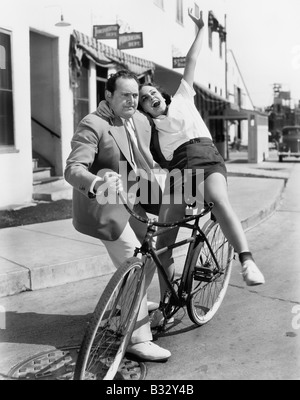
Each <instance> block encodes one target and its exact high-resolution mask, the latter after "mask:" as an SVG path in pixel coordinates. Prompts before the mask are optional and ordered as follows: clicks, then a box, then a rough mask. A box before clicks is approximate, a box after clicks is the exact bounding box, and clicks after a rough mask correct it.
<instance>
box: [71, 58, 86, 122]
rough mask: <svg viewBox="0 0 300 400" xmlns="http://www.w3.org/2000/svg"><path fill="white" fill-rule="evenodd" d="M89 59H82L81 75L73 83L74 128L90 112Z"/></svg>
mask: <svg viewBox="0 0 300 400" xmlns="http://www.w3.org/2000/svg"><path fill="white" fill-rule="evenodd" d="M88 72H89V61H88V60H87V58H86V57H83V59H82V66H81V72H80V75H79V76H78V77H77V79H76V81H75V82H74V84H73V94H74V129H76V128H77V126H78V124H79V122H80V121H81V120H82V118H83V117H85V116H86V115H87V114H88V113H89V86H88Z"/></svg>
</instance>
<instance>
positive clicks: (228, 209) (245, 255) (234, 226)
mask: <svg viewBox="0 0 300 400" xmlns="http://www.w3.org/2000/svg"><path fill="white" fill-rule="evenodd" d="M204 197H205V200H206V201H207V202H213V203H214V208H213V214H214V215H215V217H216V219H217V221H218V222H219V224H220V226H221V229H222V231H223V233H224V235H225V236H226V238H227V240H228V241H229V243H230V244H231V245H232V246H233V247H234V249H235V251H236V252H237V253H238V254H239V259H240V262H241V264H242V274H243V278H244V280H245V282H246V283H247V285H249V286H253V285H260V284H263V283H265V280H264V277H263V275H262V273H261V272H260V271H259V269H258V267H257V266H256V264H255V262H254V260H253V257H252V254H251V252H250V251H249V246H248V242H247V239H246V235H245V232H244V230H243V227H242V224H241V222H240V220H239V218H238V217H237V215H236V213H235V212H234V210H233V208H232V206H231V204H230V201H229V198H228V191H227V183H226V179H225V177H224V176H223V175H222V174H220V173H214V174H211V175H210V176H209V177H208V178H207V179H206V180H205V182H204Z"/></svg>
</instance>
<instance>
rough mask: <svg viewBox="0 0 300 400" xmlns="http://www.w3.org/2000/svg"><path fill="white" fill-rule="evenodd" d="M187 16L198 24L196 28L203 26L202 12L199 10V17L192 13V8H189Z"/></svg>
mask: <svg viewBox="0 0 300 400" xmlns="http://www.w3.org/2000/svg"><path fill="white" fill-rule="evenodd" d="M189 17H190V18H191V19H192V20H193V21H194V22H195V24H196V25H197V26H198V29H199V30H200V29H202V28H203V27H204V21H203V12H202V11H200V18H196V17H195V16H194V13H193V9H192V8H189Z"/></svg>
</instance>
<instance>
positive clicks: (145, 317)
mask: <svg viewBox="0 0 300 400" xmlns="http://www.w3.org/2000/svg"><path fill="white" fill-rule="evenodd" d="M138 213H139V214H140V215H141V214H144V215H142V216H145V215H146V214H145V212H144V210H143V209H141V210H139V211H138ZM145 232H146V225H145V224H143V223H141V222H139V221H137V220H135V219H134V220H133V219H131V220H130V223H128V224H127V225H126V227H125V229H124V231H123V232H122V234H121V236H120V237H119V238H118V240H115V241H106V240H103V241H102V242H103V244H104V245H105V247H106V249H107V252H108V254H109V256H110V258H111V260H112V262H113V263H114V265H115V267H116V268H119V267H120V265H121V264H122V263H123V262H124V261H125V260H126V259H127V258H130V257H132V256H133V253H134V250H135V248H136V247H140V245H141V243H140V241H142V240H143V238H144V236H145ZM155 269H156V266H155V264H154V263H153V262H151V263H148V265H147V266H146V274H145V278H146V281H145V292H144V296H143V299H142V303H141V307H140V311H139V315H138V318H137V322H136V326H135V330H134V331H133V334H132V337H131V343H132V344H134V343H140V342H147V341H149V340H150V341H151V340H152V339H153V337H152V333H151V328H150V323H149V314H148V307H147V289H148V287H149V285H150V283H151V281H152V279H153V275H154V272H155Z"/></svg>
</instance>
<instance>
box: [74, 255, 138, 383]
mask: <svg viewBox="0 0 300 400" xmlns="http://www.w3.org/2000/svg"><path fill="white" fill-rule="evenodd" d="M143 265H144V263H143V261H142V260H140V259H139V258H136V257H133V258H130V259H128V260H127V261H126V262H124V264H123V265H122V266H121V267H120V268H118V269H117V271H116V272H115V273H114V275H113V276H112V278H111V279H110V281H109V282H108V284H107V286H106V288H105V290H104V292H103V294H102V296H101V297H100V300H99V302H98V304H97V306H96V308H95V311H94V313H93V315H92V318H91V321H90V323H89V325H88V327H87V330H86V332H85V335H84V338H83V341H82V344H81V347H80V350H79V354H78V358H77V362H76V366H75V372H74V380H113V379H114V377H115V376H116V374H117V372H118V368H119V366H120V363H121V361H122V359H123V356H124V354H125V351H126V348H127V345H128V342H129V340H130V337H131V334H132V331H133V329H134V325H135V322H136V319H137V315H138V311H139V306H140V302H141V299H142V295H143V288H144V279H143V276H144V275H143Z"/></svg>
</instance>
